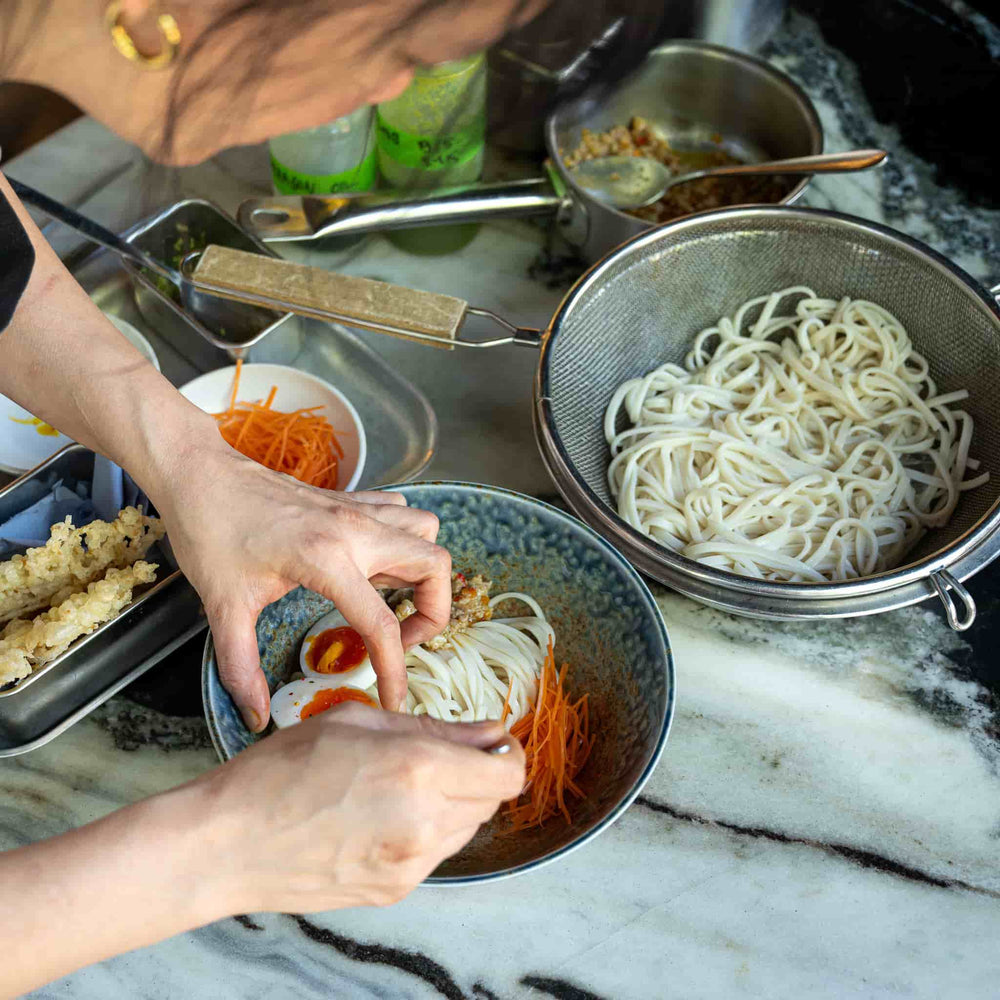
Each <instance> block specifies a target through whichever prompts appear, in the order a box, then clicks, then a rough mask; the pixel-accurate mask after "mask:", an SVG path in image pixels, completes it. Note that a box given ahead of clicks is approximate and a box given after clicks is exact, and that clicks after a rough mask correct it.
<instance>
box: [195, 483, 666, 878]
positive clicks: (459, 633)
mask: <svg viewBox="0 0 1000 1000" xmlns="http://www.w3.org/2000/svg"><path fill="white" fill-rule="evenodd" d="M392 489H394V490H396V491H398V492H401V493H403V494H404V495H405V496H406V498H407V502H408V503H409V504H410V506H418V507H422V508H425V509H427V510H431V511H433V512H434V513H435V514H437V516H438V517H439V519H440V522H441V528H440V533H439V537H438V541H439V542H440V543H441V544H442V545H445V546H446V547H447V548H448V549H449V551H450V552H451V554H452V561H453V565H454V566H455V568H456V569H458V568H460V567H461V568H462V570H463V572H464V574H465V575H464V576H458V577H456V578H455V580H454V586H453V614H452V625H453V624H455V623H457V624H458V627H456V628H454V629H452V625H449V629H446V631H445V633H443V634H442V636H441V637H440V639H441V641H440V642H428V643H425V644H424V645H423V646H422V647H418V648H417V649H414V650H410V651H409V653H408V654H407V668H408V675H409V677H408V690H409V694H408V698H407V706H406V707H407V710H408V711H411V712H413V713H415V714H422V713H426V714H429V715H432V716H434V717H437V718H443V719H452V720H463V719H466V720H471V719H474V718H500V717H505V719H506V722H507V725H508V727H509V728H510V729H511V732H512V734H513V735H515V736H517V738H519V739H521V741H522V743H525V742H529V741H530V739H531V736H530V732H528V731H530V729H531V728H532V725H531V718H532V712H533V711H537V706H538V703H539V702H538V699H539V693H540V691H541V693H542V694H543V695H545V696H546V698H547V697H548V693H551V692H553V691H555V689H556V687H557V685H558V684H559V682H560V679H561V680H562V682H563V684H564V690H563V692H562V693H563V694H564V695H565V698H564V701H565V705H564V706H563V707H564V708H565V709H566V713H565V715H566V717H567V718H570V719H572V718H573V713H574V712H576V713H578V716H577V721H581V720H582V716H583V715H584V714H585V715H586V724H585V725H584V726H581V727H580V728H578V730H577V733H578V734H579V735H580V736H582V737H583V739H582V740H577V741H576V742H575V743H574V744H573V746H574V752H575V753H577V755H578V763H580V764H581V766H580V767H579V769H578V770H574V771H573V773H572V777H571V779H570V780H571V784H572V786H573V788H570V785H569V783H567V788H566V794H565V796H564V798H565V806H566V810H565V811H563V809H561V808H560V807H559V804H558V803H555V806H554V808H553V809H551V810H549V811H548V812H546V813H545V814H544V815H541V816H540V815H539V812H538V810H537V809H536V808H535V806H536V805H537V801H536V799H537V796H535V794H534V790H533V789H531V788H529V789H528V790H527V792H526V794H525V795H522V797H521V798H520V799H518V800H517V802H516V803H515V804H514V805H513V806H512V807H505V808H504V809H503V810H502V811H501V813H500V814H498V816H497V817H496V818H495V819H494V820H493V821H492V822H491V823H490V824H488V825H487V826H486V827H484V828H483V829H482V830H481V831H480V833H479V834H478V835H477V836H476V838H475V839H474V840H473V841H472V843H470V844H469V845H468V846H467V847H466V848H465V849H463V850H462V851H461V852H459V853H458V854H457V855H455V856H454V857H452V858H450V859H449V860H448V861H446V862H445V863H444V864H443V865H442V866H441V867H440V868H439V869H438V871H436V872H435V873H434V875H433V876H432V878H431V881H432V882H443V883H468V882H476V881H482V880H489V879H494V878H500V877H504V876H507V875H513V874H519V873H522V872H525V871H528V870H530V869H532V868H534V867H536V866H538V865H539V864H542V863H545V862H548V861H551V860H553V859H555V858H557V857H560V856H562V855H563V854H565V853H567V852H568V851H570V850H572V849H574V848H575V847H578V846H580V845H581V844H583V843H585V842H586V841H588V840H590V839H591V838H592V837H594V836H596V835H597V834H598V833H600V832H601V831H602V830H604V829H606V828H607V827H608V826H609V825H610V824H611V823H612V822H614V820H615V819H616V818H617V817H618V816H619V815H620V814H621V813H622V812H623V811H624V810H625V809H626V808H627V807H628V805H629V803H630V802H631V801H632V799H633V798H634V797H635V796H636V795H637V794H638V793H639V790H640V788H641V787H642V785H643V784H644V783H645V781H646V779H647V778H648V776H649V774H650V773H651V772H652V769H653V767H654V766H655V764H656V761H657V760H658V758H659V755H660V753H661V751H662V749H663V746H664V743H665V740H666V737H667V732H668V730H669V725H670V719H671V715H672V710H673V697H674V694H673V691H674V686H673V663H672V660H671V655H670V647H669V641H668V639H667V634H666V629H665V627H664V625H663V621H662V618H661V617H660V614H659V611H658V610H657V608H656V604H655V602H654V600H653V597H652V595H651V594H650V593H649V591H648V589H647V588H646V586H645V584H644V583H643V582H642V580H641V578H640V577H639V575H638V574H637V573H636V572H635V571H634V570H633V569H632V568H631V567H630V566H629V565H628V563H627V562H626V560H625V559H624V558H622V557H621V556H620V555H619V554H618V553H617V552H616V551H615V550H614V549H613V548H612V547H611V546H610V545H608V544H607V543H606V542H605V541H604V540H603V539H601V538H600V536H599V535H597V534H596V533H595V532H594V531H592V530H591V529H590V528H588V527H587V526H586V525H583V524H581V523H580V522H579V521H577V520H576V519H575V518H573V517H571V516H569V515H567V514H564V513H562V512H561V511H558V510H556V509H554V508H552V507H549V506H547V505H545V504H543V503H540V502H539V501H536V500H532V499H530V498H528V497H523V496H520V495H518V494H515V493H509V492H507V491H504V490H499V489H494V488H491V487H485V486H474V485H469V484H460V483H425V484H414V485H406V486H401V487H392ZM386 597H387V600H389V602H390V604H391V605H392V606H393V607H394V608H395V609H396V613H397V616H398V617H405V615H406V614H407V613H408V609H407V607H406V602H407V600H408V597H407V595H406V594H405V593H398V594H387V595H386ZM328 625H334V626H338V627H339V626H340V625H341V619H339V618H338V617H337V615H336V613H335V612H334V609H333V607H332V605H331V603H330V602H329V601H328V600H326V599H325V598H323V597H321V596H320V595H318V594H314V593H311V592H309V591H306V590H303V589H301V588H300V589H298V590H296V591H293V592H292V593H290V594H288V595H286V596H285V597H284V598H282V599H281V600H279V601H277V602H275V603H274V604H272V605H270V606H268V607H267V608H265V609H264V611H263V612H262V613H261V615H260V618H259V619H258V622H257V636H258V646H259V649H260V653H261V666H262V667H263V669H264V672H265V674H266V676H267V678H268V683H269V686H270V688H271V691H272V717H273V718H274V719H275V720H276V721H277V720H278V715H277V714H276V706H278V707H279V708H280V710H281V711H283V712H285V711H287V712H292V713H293V714H294V712H296V711H297V712H300V713H301V711H302V709H303V708H306V710H307V711H308V712H309V714H312V712H311V710H309V709H308V705H309V704H310V702H311V699H312V698H313V697H320V696H321V694H322V692H321V691H320V689H321V688H322V687H323V686H324V683H325V682H324V680H323V678H322V677H321V676H320V674H322V670H320V671H317V670H316V669H315V668H316V667H318V666H319V667H322V666H324V665H325V664H326V663H328V661H329V660H330V658H331V653H330V650H331V649H333V651H334V653H335V654H336V655H340V654H341V652H342V651H343V652H344V653H347V652H349V651H350V649H351V648H352V647H351V643H350V642H344V643H342V645H343V650H341V649H340V648H338V647H337V646H336V645H333V646H331V645H330V642H329V641H328V640H329V639H330V638H331V637H327V640H323V639H322V638H317V639H316V641H315V642H314V643H310V642H309V637H310V636H311V635H316V636H319V637H322V636H323V634H324V631H325V629H326V627H327V626H328ZM318 630H319V631H318ZM336 638H338V639H341V640H342V639H345V636H344V634H343V633H342V632H338V635H337V637H336ZM550 643H551V644H552V645H553V648H554V659H555V662H556V664H557V665H559V666H560V667H561V666H562V665H563V664H564V663H568V664H570V666H569V668H568V671H567V672H566V673H565V674H562V672H561V671H560V674H559V676H553V674H552V673H551V672H550V671H549V670H548V668H547V667H546V661H548V662H549V663H550V664H551V660H552V657H551V656H549V655H547V653H548V647H549V645H550ZM304 645H305V647H306V649H307V652H311V653H312V654H313V655H312V656H311V658H308V659H307V660H306V661H305V662H304V661H303V656H302V649H303V646H304ZM346 666H347V667H348V668H349V671H353V672H355V675H356V676H357V677H358V678H360V679H359V680H357V683H358V684H359V685H360V686H363V687H365V690H363V691H361V690H358V691H355V692H353V696H352V700H362V699H364V700H369V701H374V700H375V699H376V698H377V691H376V689H375V688H374V687H373V686H371V684H370V681H371V677H370V675H367V674H366V673H365V670H364V664H362V663H359V662H357V657H355V658H354V659H352V662H351V663H350V664H348V665H346ZM303 667H305V668H307V672H306V676H304V677H301V675H300V670H301V669H302V668H303ZM344 676H348V675H347V674H345V675H344ZM296 678H299V679H296ZM296 685H297V686H298V687H296ZM300 691H301V692H305V693H304V694H303V695H302V697H299V692H300ZM202 692H203V697H204V702H205V715H206V719H207V720H208V724H209V732H210V734H211V737H212V740H213V743H214V744H215V747H216V749H217V751H218V753H219V755H220V757H221V758H222V759H224V760H225V759H229V758H230V757H232V756H234V755H235V754H237V753H239V752H240V751H241V750H243V749H245V748H246V747H247V746H249V745H251V744H252V743H253V742H255V741H256V740H257V739H260V738H264V739H267V738H268V736H267V735H264V736H263V737H259V736H255V735H254V734H252V733H250V732H249V731H248V730H247V729H246V727H245V726H244V725H243V722H242V720H241V718H240V716H239V713H238V711H237V710H236V708H235V705H234V704H233V702H232V700H231V699H230V697H229V695H228V693H227V692H226V691H225V689H224V688H223V687H222V685H221V682H220V680H219V674H218V668H217V664H216V662H215V654H214V649H213V646H212V643H211V638H209V640H208V642H207V643H206V649H205V659H204V664H203V671H202ZM320 710H322V709H320ZM286 722H289V723H290V724H295V723H297V722H298V719H297V718H293V719H290V720H288V719H287V718H285V719H283V720H282V724H285V723H286ZM306 724H309V722H308V720H307V721H306ZM526 730H528V731H526ZM581 748H582V749H584V750H585V751H586V752H585V753H583V752H580V750H581ZM528 756H529V760H530V759H531V754H530V753H529V755H528ZM545 780H547V777H546V775H545V773H544V769H543V770H542V771H539V772H538V773H536V775H535V782H534V784H535V786H537V785H538V784H539V783H542V782H544V781H545ZM535 790H537V788H536V789H535ZM577 793H578V794H577ZM539 819H541V822H540V823H539V822H537V820H539Z"/></svg>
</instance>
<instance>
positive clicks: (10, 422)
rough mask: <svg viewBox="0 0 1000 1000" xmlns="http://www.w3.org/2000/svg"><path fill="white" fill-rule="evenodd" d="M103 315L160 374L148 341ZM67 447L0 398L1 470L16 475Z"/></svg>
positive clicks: (66, 439)
mask: <svg viewBox="0 0 1000 1000" xmlns="http://www.w3.org/2000/svg"><path fill="white" fill-rule="evenodd" d="M104 315H105V316H107V317H108V319H109V320H111V322H112V323H113V324H114V325H115V326H116V327H117V328H118V329H119V330H120V331H121V333H122V334H123V335H124V337H125V338H126V339H127V340H128V341H129V343H131V344H132V345H133V346H134V347H136V348H137V349H138V350H139V352H140V353H141V354H143V355H144V356H145V357H146V359H147V360H148V361H149V362H150V363H151V364H152V365H153V367H154V368H155V369H156V370H157V371H159V370H160V362H159V360H158V359H157V357H156V352H155V351H154V350H153V348H152V347H151V346H150V344H149V341H148V340H146V338H145V337H144V336H143V335H142V334H141V333H140V332H139V331H138V330H137V329H136V328H135V327H134V326H132V324H131V323H126V322H125V320H123V319H119V317H117V316H112V315H111V314H110V313H105V314H104ZM68 444H72V438H69V437H67V436H66V435H65V434H61V433H60V432H59V431H57V430H56V429H55V428H54V427H50V426H49V425H48V424H46V423H45V422H44V421H42V420H40V419H39V418H38V417H36V416H34V415H33V414H31V413H29V412H28V411H27V410H26V409H24V408H23V407H21V406H18V405H17V403H15V402H14V401H13V400H12V399H8V398H7V397H6V396H0V470H2V471H3V472H9V473H11V474H13V475H19V474H20V473H22V472H25V471H27V470H28V469H33V468H34V467H35V466H36V465H40V464H41V463H42V462H44V461H45V460H46V459H47V458H50V457H51V456H52V455H54V454H55V453H56V452H57V451H59V450H60V449H62V448H65V447H66V445H68Z"/></svg>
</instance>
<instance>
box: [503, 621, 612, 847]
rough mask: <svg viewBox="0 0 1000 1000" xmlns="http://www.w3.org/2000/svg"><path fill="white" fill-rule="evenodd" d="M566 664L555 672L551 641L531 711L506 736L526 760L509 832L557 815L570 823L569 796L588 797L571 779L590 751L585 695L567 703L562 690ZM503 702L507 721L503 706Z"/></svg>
mask: <svg viewBox="0 0 1000 1000" xmlns="http://www.w3.org/2000/svg"><path fill="white" fill-rule="evenodd" d="M568 672H569V665H568V664H565V663H564V664H563V667H562V670H560V671H557V670H556V662H555V652H554V650H553V648H552V641H551V640H549V650H548V655H547V656H546V657H545V663H544V664H543V665H542V674H541V677H540V678H539V680H538V697H537V698H536V700H535V707H534V708H533V709H532V710H531V711H530V712H529V713H528V714H527V715H525V716H523V717H522V718H521V719H519V720H518V721H517V722H515V723H514V725H513V726H512V727H511V730H510V733H511V735H512V736H515V737H516V738H517V739H519V740H520V741H521V744H522V746H523V747H524V753H525V757H526V781H525V787H524V791H523V792H522V793H521V796H520V798H518V799H517V800H516V801H514V802H510V803H508V805H507V816H508V817H509V818H510V821H511V830H512V831H518V830H524V829H527V828H529V827H535V826H544V825H545V823H546V822H547V821H548V820H550V819H552V817H553V816H555V815H556V814H557V813H561V814H562V816H563V818H564V819H565V820H566V822H567V823H569V822H571V818H570V805H569V803H568V802H567V793H569V794H570V795H571V796H573V797H575V798H577V799H583V798H586V795H585V794H584V792H583V791H582V790H581V789H580V788H579V786H578V785H577V784H576V783H575V781H574V779H575V778H576V776H577V775H578V774H579V773H580V770H581V768H582V767H583V765H584V764H585V763H586V762H587V758H588V757H589V756H590V751H591V750H592V749H593V747H594V737H593V736H592V735H591V732H590V712H589V708H588V704H587V695H583V696H582V697H581V698H579V699H578V700H577V701H575V702H572V701H570V699H569V697H568V695H567V692H566V677H567V674H568ZM507 707H508V706H507V705H506V703H505V713H504V715H505V717H506V708H507Z"/></svg>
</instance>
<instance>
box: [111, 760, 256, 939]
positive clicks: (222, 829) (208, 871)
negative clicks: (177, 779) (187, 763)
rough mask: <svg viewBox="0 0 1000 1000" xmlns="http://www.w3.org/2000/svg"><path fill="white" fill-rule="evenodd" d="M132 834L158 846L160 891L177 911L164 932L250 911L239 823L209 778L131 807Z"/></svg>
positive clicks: (190, 927)
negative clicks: (242, 862)
mask: <svg viewBox="0 0 1000 1000" xmlns="http://www.w3.org/2000/svg"><path fill="white" fill-rule="evenodd" d="M132 810H134V811H135V813H136V815H135V816H134V817H131V818H130V824H129V826H130V830H131V832H132V835H133V836H134V837H135V838H137V839H138V840H141V841H143V842H144V843H146V844H150V843H152V844H157V845H159V849H158V850H157V851H156V852H155V853H156V855H157V856H156V858H155V859H154V862H153V863H154V864H156V865H157V866H158V867H159V868H160V869H161V872H162V875H161V882H162V885H161V891H162V892H163V894H164V896H165V898H166V899H167V900H169V907H168V908H169V909H170V910H171V912H172V913H173V914H174V915H175V921H174V923H175V926H174V927H173V928H172V929H168V930H166V933H171V934H173V933H179V932H181V931H184V930H190V929H192V928H194V927H201V926H203V925H204V924H208V923H212V922H213V921H215V920H221V919H223V918H224V917H229V916H232V915H233V914H236V913H242V912H246V911H247V909H248V903H249V898H248V894H247V893H246V891H245V887H244V879H243V878H242V877H241V873H242V867H241V864H240V855H239V847H240V839H239V830H238V828H237V827H238V824H236V823H235V822H234V821H233V818H232V817H231V816H229V815H228V814H227V812H226V811H225V810H224V809H222V808H221V806H220V796H219V794H218V789H217V787H216V781H215V779H214V772H213V774H212V776H211V777H206V778H204V779H201V780H196V781H193V782H190V783H188V784H186V785H182V786H180V787H179V788H176V789H173V790H171V791H169V792H165V793H163V794H160V795H156V796H154V797H152V798H150V799H146V800H144V801H142V802H140V803H137V804H136V805H135V806H132V807H130V810H127V811H132Z"/></svg>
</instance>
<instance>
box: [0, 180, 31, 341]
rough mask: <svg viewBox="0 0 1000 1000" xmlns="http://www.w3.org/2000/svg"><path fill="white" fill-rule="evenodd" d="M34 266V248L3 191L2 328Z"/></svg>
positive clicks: (0, 249)
mask: <svg viewBox="0 0 1000 1000" xmlns="http://www.w3.org/2000/svg"><path fill="white" fill-rule="evenodd" d="M34 266H35V248H34V247H33V246H32V245H31V240H29V239H28V234H27V233H26V232H25V230H24V226H22V225H21V220H20V219H19V218H18V217H17V215H15V214H14V209H13V208H11V206H10V204H9V202H8V201H7V199H6V198H5V197H4V196H3V194H2V193H0V332H2V331H3V330H5V329H6V328H7V324H8V323H10V320H11V317H12V316H13V315H14V310H15V309H16V308H17V303H18V301H19V300H20V298H21V294H22V292H23V291H24V289H25V288H26V287H27V284H28V278H30V277H31V269H32V268H33V267H34Z"/></svg>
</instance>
